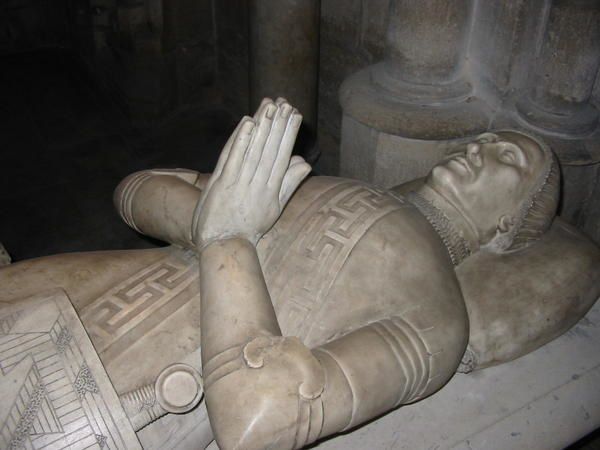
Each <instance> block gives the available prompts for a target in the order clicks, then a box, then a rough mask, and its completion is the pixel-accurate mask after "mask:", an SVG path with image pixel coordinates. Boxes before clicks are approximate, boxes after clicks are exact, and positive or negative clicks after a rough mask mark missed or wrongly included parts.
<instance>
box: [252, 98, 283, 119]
mask: <svg viewBox="0 0 600 450" xmlns="http://www.w3.org/2000/svg"><path fill="white" fill-rule="evenodd" d="M280 98H281V97H280ZM277 100H279V98H278V99H277ZM271 103H273V100H271V99H270V98H269V97H265V98H263V99H262V100H261V102H260V105H258V108H257V109H256V112H255V113H254V117H253V119H254V121H255V122H256V121H258V119H259V117H260V116H261V114H262V111H263V110H264V108H265V107H266V106H267V105H269V104H271Z"/></svg>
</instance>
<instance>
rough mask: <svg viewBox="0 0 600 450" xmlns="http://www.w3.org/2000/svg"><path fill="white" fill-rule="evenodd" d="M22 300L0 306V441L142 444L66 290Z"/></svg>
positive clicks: (12, 445)
mask: <svg viewBox="0 0 600 450" xmlns="http://www.w3.org/2000/svg"><path fill="white" fill-rule="evenodd" d="M20 305H23V309H22V310H21V311H20V312H21V314H17V315H14V313H11V312H10V311H9V312H8V313H7V312H5V309H0V320H1V319H7V318H10V317H11V316H12V318H13V319H14V318H15V317H16V320H13V319H11V321H12V325H11V329H10V330H8V331H7V332H0V392H1V393H2V401H1V402H0V448H3V449H4V448H6V449H11V450H12V449H22V448H25V449H63V448H64V449H67V448H68V449H85V448H90V449H103V448H106V449H137V448H140V447H139V444H138V442H137V439H136V438H135V435H134V434H133V430H131V428H129V429H128V430H127V429H126V427H130V425H129V423H128V422H127V421H126V418H125V416H124V413H123V412H122V410H120V404H119V403H118V399H117V397H116V394H115V393H114V391H113V390H112V386H111V384H110V382H109V381H108V378H107V376H106V374H105V373H104V371H103V369H102V365H101V364H100V361H99V360H98V359H97V358H98V357H97V356H96V354H95V352H94V351H93V349H92V345H91V342H90V341H89V339H88V338H87V336H86V335H85V331H84V330H83V327H82V326H81V323H80V322H79V320H78V319H77V316H76V314H75V312H74V310H73V309H72V306H71V305H70V302H69V300H68V298H67V297H66V295H64V294H62V295H61V294H55V293H54V294H48V295H40V296H36V297H34V298H30V299H26V300H24V301H23V302H22V303H21V302H19V303H17V306H20ZM14 308H15V306H14V305H11V306H10V307H9V308H8V309H14ZM32 329H33V330H35V331H32Z"/></svg>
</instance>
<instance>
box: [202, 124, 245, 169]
mask: <svg viewBox="0 0 600 450" xmlns="http://www.w3.org/2000/svg"><path fill="white" fill-rule="evenodd" d="M249 119H250V117H248V116H244V117H242V120H240V122H239V123H238V124H237V126H236V127H235V130H233V133H231V136H229V139H227V142H226V143H225V146H224V147H223V150H221V154H220V155H219V160H218V161H217V165H216V166H215V170H213V173H212V177H211V179H212V180H216V179H217V178H219V177H220V176H221V172H222V171H223V167H224V166H225V162H226V161H227V158H229V152H230V151H231V146H232V145H233V142H234V140H235V137H236V136H237V134H238V133H239V131H240V128H241V127H242V125H243V124H244V122H247V121H248V120H249Z"/></svg>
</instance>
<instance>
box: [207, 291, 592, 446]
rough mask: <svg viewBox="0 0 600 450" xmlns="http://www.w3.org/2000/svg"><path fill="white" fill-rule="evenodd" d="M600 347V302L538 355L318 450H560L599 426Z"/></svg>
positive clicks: (466, 379)
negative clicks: (370, 449) (366, 449)
mask: <svg viewBox="0 0 600 450" xmlns="http://www.w3.org/2000/svg"><path fill="white" fill-rule="evenodd" d="M599 348H600V302H597V303H596V304H595V306H594V307H593V308H592V309H591V310H590V311H589V312H588V314H587V315H586V317H584V318H583V319H582V320H581V321H580V322H579V323H578V324H577V325H576V326H575V327H573V328H572V329H571V330H570V331H568V332H567V333H566V334H564V335H563V336H561V337H560V338H558V339H556V340H554V341H553V342H551V343H549V344H547V345H545V346H544V347H542V348H540V349H538V350H537V351H535V352H533V353H530V354H529V355H526V356H524V357H522V358H519V359H517V360H515V361H512V362H510V363H507V364H503V365H500V366H497V367H492V368H489V369H485V370H482V371H480V372H475V373H472V374H469V375H464V374H457V375H455V376H454V378H453V379H452V380H451V381H450V382H449V383H448V385H446V386H445V387H444V388H443V389H442V390H441V391H439V392H438V393H437V394H435V395H433V396H432V397H429V398H428V399H426V400H424V401H421V402H419V403H416V404H414V405H408V406H404V407H402V408H399V409H397V410H396V411H394V412H392V413H390V414H387V415H385V416H383V417H381V418H380V419H378V420H375V421H373V422H371V423H370V424H368V425H366V426H363V427H360V428H358V429H356V430H354V431H352V432H350V433H346V434H343V435H340V436H337V437H334V438H332V439H329V440H326V441H323V442H322V443H320V445H318V446H316V448H318V449H319V450H348V449H364V448H373V449H375V448H376V449H427V450H441V449H460V450H473V449H486V450H494V449H506V448H510V449H514V450H516V449H528V450H535V449H544V450H548V449H562V448H564V447H565V446H567V445H569V444H571V443H573V442H575V441H577V440H578V439H579V438H581V437H583V436H584V435H586V434H587V433H589V432H591V431H593V430H594V429H596V428H598V427H599V426H600V389H598V386H600V351H599V350H598V349H599ZM213 445H214V443H213Z"/></svg>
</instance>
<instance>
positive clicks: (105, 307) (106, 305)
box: [81, 257, 198, 352]
mask: <svg viewBox="0 0 600 450" xmlns="http://www.w3.org/2000/svg"><path fill="white" fill-rule="evenodd" d="M197 280H198V269H197V267H196V266H194V265H192V264H186V263H185V262H183V261H180V260H178V259H176V258H174V257H173V258H166V259H164V260H161V261H159V262H157V263H154V264H153V265H151V266H149V267H147V268H145V269H143V270H141V271H140V272H138V273H136V274H135V275H133V276H131V277H129V278H128V279H127V280H125V281H123V282H121V283H119V284H118V285H117V286H115V287H114V288H112V289H111V290H109V291H108V292H106V293H105V294H103V295H102V296H101V297H99V298H98V299H96V300H95V301H94V302H93V303H92V304H90V305H89V306H87V307H86V308H85V309H84V310H83V311H82V313H81V321H82V322H83V323H84V324H85V325H86V328H87V330H88V332H89V333H90V335H91V336H92V340H93V341H94V345H95V347H96V349H97V350H98V352H102V351H103V350H105V349H107V348H108V347H109V346H110V345H112V344H113V343H114V342H116V341H117V340H118V339H119V338H120V337H122V336H123V335H124V334H125V333H127V332H129V331H130V330H132V329H134V328H135V327H136V326H137V325H139V324H140V323H141V322H143V321H144V320H145V319H146V318H148V317H149V316H150V315H151V314H152V313H153V312H155V311H157V310H158V309H159V308H161V307H162V306H164V305H165V304H167V303H169V302H170V301H172V300H173V299H174V298H175V297H177V296H178V295H179V294H181V293H182V292H183V291H184V290H185V289H186V288H187V287H188V286H190V285H191V284H192V283H193V282H196V283H198V281H197Z"/></svg>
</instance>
